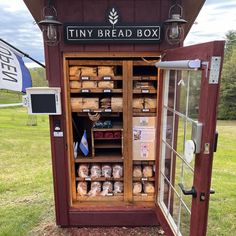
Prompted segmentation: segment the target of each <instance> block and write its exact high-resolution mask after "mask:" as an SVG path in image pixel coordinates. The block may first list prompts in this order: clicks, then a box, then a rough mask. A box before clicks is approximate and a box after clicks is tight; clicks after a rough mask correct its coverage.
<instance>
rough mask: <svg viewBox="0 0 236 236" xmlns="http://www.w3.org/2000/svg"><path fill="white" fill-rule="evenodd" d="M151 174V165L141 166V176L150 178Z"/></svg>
mask: <svg viewBox="0 0 236 236" xmlns="http://www.w3.org/2000/svg"><path fill="white" fill-rule="evenodd" d="M152 176H153V166H147V165H145V166H143V177H146V178H151V177H152Z"/></svg>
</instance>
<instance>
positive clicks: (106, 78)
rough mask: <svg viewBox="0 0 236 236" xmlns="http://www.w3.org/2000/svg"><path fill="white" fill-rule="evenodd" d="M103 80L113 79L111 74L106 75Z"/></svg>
mask: <svg viewBox="0 0 236 236" xmlns="http://www.w3.org/2000/svg"><path fill="white" fill-rule="evenodd" d="M103 80H111V76H104V77H103Z"/></svg>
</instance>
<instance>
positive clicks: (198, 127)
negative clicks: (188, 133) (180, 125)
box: [191, 122, 203, 153]
mask: <svg viewBox="0 0 236 236" xmlns="http://www.w3.org/2000/svg"><path fill="white" fill-rule="evenodd" d="M202 127H203V124H202V123H200V122H193V124H192V137H191V139H192V140H193V141H194V144H195V152H194V153H200V152H201V143H202Z"/></svg>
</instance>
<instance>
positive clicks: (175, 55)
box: [156, 41, 224, 236]
mask: <svg viewBox="0 0 236 236" xmlns="http://www.w3.org/2000/svg"><path fill="white" fill-rule="evenodd" d="M223 54H224V41H215V42H210V43H205V44H199V45H194V46H189V47H183V48H178V49H173V50H167V51H166V57H165V58H164V60H167V61H174V60H188V59H189V60H194V59H200V60H202V61H205V62H208V63H209V64H208V66H204V68H202V79H201V88H200V91H201V92H200V101H199V119H198V121H199V122H201V123H202V124H203V134H202V143H201V153H200V154H197V155H196V158H195V168H194V182H193V186H194V187H195V189H196V190H197V197H196V198H192V209H191V223H190V235H191V236H204V235H206V233H207V219H208V207H209V198H210V187H211V175H212V162H213V153H214V145H215V143H214V141H215V131H216V120H217V105H218V97H219V88H220V81H219V83H218V84H209V76H210V69H209V68H210V66H211V65H210V62H211V58H212V57H213V56H220V57H221V58H222V60H221V68H220V72H221V70H222V61H223ZM206 101H208V102H206ZM161 116H162V111H161V110H159V114H158V117H161ZM159 119H161V118H159ZM160 122H161V121H159V123H160ZM158 135H159V140H160V137H161V136H160V133H158ZM207 143H208V144H209V145H210V151H209V154H204V145H205V144H207ZM157 146H159V145H157ZM158 151H159V150H158ZM159 152H160V151H159ZM157 167H159V166H157ZM157 182H159V180H158V181H157ZM200 193H203V194H204V195H205V200H204V201H201V200H200ZM156 214H157V217H158V219H159V221H160V223H161V225H162V227H163V228H164V230H165V232H166V234H167V235H174V232H173V231H172V229H171V226H170V224H169V223H168V221H167V219H166V218H165V216H164V214H163V213H162V211H161V209H160V208H159V207H157V210H156Z"/></svg>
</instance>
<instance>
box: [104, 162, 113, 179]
mask: <svg viewBox="0 0 236 236" xmlns="http://www.w3.org/2000/svg"><path fill="white" fill-rule="evenodd" d="M111 172H112V168H111V165H108V164H104V165H102V176H103V177H105V178H111Z"/></svg>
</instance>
